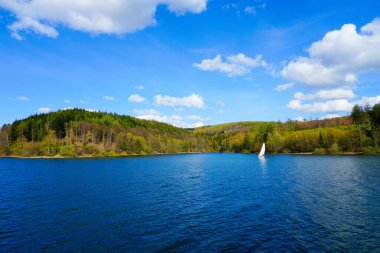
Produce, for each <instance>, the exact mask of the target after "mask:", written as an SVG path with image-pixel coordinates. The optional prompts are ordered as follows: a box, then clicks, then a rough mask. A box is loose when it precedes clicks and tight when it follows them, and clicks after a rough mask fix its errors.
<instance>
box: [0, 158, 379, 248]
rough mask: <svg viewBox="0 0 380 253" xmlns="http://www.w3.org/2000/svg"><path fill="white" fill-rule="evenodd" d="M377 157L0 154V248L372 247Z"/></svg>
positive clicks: (375, 245) (375, 230) (376, 219)
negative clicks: (25, 156) (23, 156)
mask: <svg viewBox="0 0 380 253" xmlns="http://www.w3.org/2000/svg"><path fill="white" fill-rule="evenodd" d="M379 249H380V156H302V155H271V156H268V157H267V158H266V160H265V161H262V160H259V159H258V158H257V156H256V155H243V154H189V155H163V156H154V157H138V158H120V159H76V160H75V159H67V160H64V159H46V160H45V159H0V251H13V252H35V251H46V252H57V251H59V252H65V251H69V252H73V251H74V252H99V251H103V252H104V251H111V252H115V251H116V252H125V251H128V252H210V251H211V252H215V251H235V252H248V251H260V250H261V251H269V250H271V251H280V250H284V251H304V250H309V251H310V250H312V251H313V250H314V251H351V252H352V251H353V252H363V251H364V252H366V251H379Z"/></svg>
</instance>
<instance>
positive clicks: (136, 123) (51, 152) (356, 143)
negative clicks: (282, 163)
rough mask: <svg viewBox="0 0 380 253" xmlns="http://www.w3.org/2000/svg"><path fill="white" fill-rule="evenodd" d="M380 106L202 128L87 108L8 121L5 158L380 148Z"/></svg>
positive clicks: (0, 137) (2, 141) (2, 146)
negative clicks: (332, 114) (330, 115)
mask: <svg viewBox="0 0 380 253" xmlns="http://www.w3.org/2000/svg"><path fill="white" fill-rule="evenodd" d="M379 108H380V104H377V105H375V106H374V107H366V108H361V107H354V109H353V112H352V114H351V117H340V118H334V119H325V120H313V121H305V122H293V121H288V122H285V123H284V122H255V121H252V122H235V123H226V124H220V125H214V126H205V127H200V128H196V129H192V130H190V129H183V128H178V127H174V126H172V125H169V124H165V123H160V122H155V121H148V120H141V119H137V118H134V117H131V116H125V115H118V114H112V113H105V112H89V111H86V110H83V109H72V110H61V111H57V112H51V113H48V114H36V115H32V116H30V117H28V118H26V119H22V120H16V121H15V122H13V123H12V124H10V125H4V126H3V127H2V128H1V132H0V155H1V156H23V157H30V156H50V157H57V156H58V157H76V156H81V157H86V156H123V155H133V154H139V155H143V154H157V153H180V152H243V153H255V152H258V151H259V149H260V147H261V144H262V143H263V142H266V144H267V150H268V152H270V153H298V152H312V153H322V154H324V153H330V154H333V153H334V154H335V153H341V152H368V153H376V152H379V149H378V144H379V140H380V127H379V125H380V123H379V122H380V120H379V118H380V113H379Z"/></svg>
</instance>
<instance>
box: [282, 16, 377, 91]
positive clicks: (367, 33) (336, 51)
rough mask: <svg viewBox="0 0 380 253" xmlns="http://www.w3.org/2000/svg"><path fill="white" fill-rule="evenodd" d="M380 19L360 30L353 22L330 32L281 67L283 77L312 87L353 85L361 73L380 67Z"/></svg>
mask: <svg viewBox="0 0 380 253" xmlns="http://www.w3.org/2000/svg"><path fill="white" fill-rule="evenodd" d="M379 47H380V19H375V20H373V21H372V22H371V23H369V24H367V25H365V26H363V27H362V28H361V29H360V31H359V32H358V31H357V29H356V26H355V25H353V24H346V25H343V26H342V27H341V29H340V30H334V31H331V32H328V33H327V34H326V35H325V36H324V37H323V39H322V40H320V41H317V42H315V43H313V44H312V45H311V46H310V47H309V48H308V50H307V51H308V54H309V56H308V57H299V58H297V59H295V60H293V61H291V62H290V63H288V64H287V65H286V66H285V67H284V68H283V69H282V71H281V74H282V76H283V77H285V78H287V79H291V80H294V81H297V82H300V83H303V84H304V85H306V86H309V87H320V86H337V87H342V86H352V85H353V84H355V83H356V82H357V81H358V76H359V75H360V74H361V73H365V72H369V71H380V50H379Z"/></svg>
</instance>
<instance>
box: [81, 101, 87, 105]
mask: <svg viewBox="0 0 380 253" xmlns="http://www.w3.org/2000/svg"><path fill="white" fill-rule="evenodd" d="M79 103H81V104H82V105H85V104H88V101H86V100H81V101H79Z"/></svg>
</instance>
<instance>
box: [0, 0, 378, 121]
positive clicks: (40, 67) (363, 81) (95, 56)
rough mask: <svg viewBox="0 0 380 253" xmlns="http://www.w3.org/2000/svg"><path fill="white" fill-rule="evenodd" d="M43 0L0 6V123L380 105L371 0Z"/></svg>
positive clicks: (205, 116)
mask: <svg viewBox="0 0 380 253" xmlns="http://www.w3.org/2000/svg"><path fill="white" fill-rule="evenodd" d="M45 2H46V1H42V0H32V1H24V2H23V1H21V2H20V1H15V0H3V1H1V2H0V87H1V93H0V124H4V123H10V122H12V121H13V120H15V119H20V118H23V117H27V116H29V115H30V114H34V113H44V112H47V111H50V110H52V111H55V110H59V109H63V108H73V107H79V108H85V109H89V110H100V111H108V112H116V113H119V114H128V115H132V116H138V117H140V118H145V119H154V120H160V121H164V122H168V123H171V124H175V125H178V126H182V127H192V126H199V125H210V124H217V123H224V122H233V121H251V120H259V121H263V120H275V121H277V120H282V121H285V120H287V119H289V118H290V119H299V120H300V119H302V118H305V119H310V118H313V119H314V118H321V117H325V116H328V117H334V116H336V115H347V113H348V112H349V111H350V108H351V107H352V105H353V104H355V103H359V104H362V105H364V104H366V103H369V104H374V103H376V102H380V87H379V81H380V75H379V71H380V50H378V48H380V20H378V19H377V18H380V11H379V10H380V2H379V1H377V0H367V1H316V0H308V1H280V0H277V1H274V0H273V1H270V0H265V1H264V0H251V1H206V0H187V1H185V0H177V1H174V0H170V1H165V3H166V4H163V3H162V2H164V1H160V0H156V1H145V0H139V1H137V0H115V1H114V2H113V4H110V3H109V2H108V4H107V3H106V2H107V1H104V0H94V1H93V2H92V4H88V2H89V1H83V5H78V4H77V3H76V2H78V1H74V0H68V1H66V2H65V4H62V3H63V2H62V1H61V0H52V1H51V3H50V4H46V3H45ZM90 2H91V1H90ZM353 25H354V26H353Z"/></svg>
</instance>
